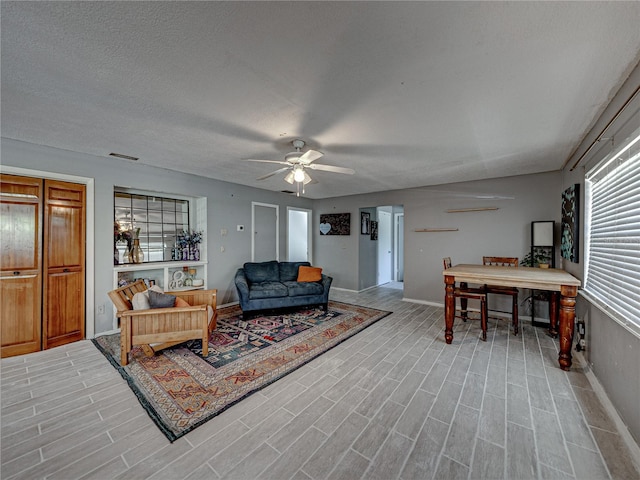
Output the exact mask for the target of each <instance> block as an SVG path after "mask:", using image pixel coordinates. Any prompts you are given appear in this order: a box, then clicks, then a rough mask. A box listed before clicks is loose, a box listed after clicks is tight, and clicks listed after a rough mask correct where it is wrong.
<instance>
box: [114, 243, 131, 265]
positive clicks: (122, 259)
mask: <svg viewBox="0 0 640 480" xmlns="http://www.w3.org/2000/svg"><path fill="white" fill-rule="evenodd" d="M129 250H131V248H130V247H129V245H128V244H127V242H122V241H121V242H116V250H115V251H114V252H113V261H114V264H115V265H119V264H123V263H129V258H128V256H129ZM116 252H118V256H117V257H116ZM116 258H117V261H116Z"/></svg>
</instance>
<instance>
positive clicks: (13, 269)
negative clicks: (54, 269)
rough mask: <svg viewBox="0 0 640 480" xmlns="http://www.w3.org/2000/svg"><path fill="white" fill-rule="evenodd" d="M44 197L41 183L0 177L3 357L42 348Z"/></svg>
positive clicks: (26, 178)
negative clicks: (42, 206) (42, 213)
mask: <svg viewBox="0 0 640 480" xmlns="http://www.w3.org/2000/svg"><path fill="white" fill-rule="evenodd" d="M41 197H42V180H40V179H36V178H28V177H18V176H14V175H0V236H1V238H2V255H1V256H0V257H1V258H0V298H1V299H2V301H1V302H0V323H1V325H2V327H1V333H2V346H1V353H0V355H1V356H2V357H9V356H13V355H22V354H24V353H31V352H37V351H38V350H40V348H41V338H42V335H41V333H42V330H41V325H42V317H41V305H42V296H41V293H42V274H41V268H42V264H41V261H40V258H41V255H40V252H41V250H42V235H41V232H42V215H41V210H42V209H41V202H42V198H41Z"/></svg>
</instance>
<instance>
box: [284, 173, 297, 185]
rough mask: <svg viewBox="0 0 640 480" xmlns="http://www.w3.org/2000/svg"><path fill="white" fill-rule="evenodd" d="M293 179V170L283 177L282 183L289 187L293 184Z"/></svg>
mask: <svg viewBox="0 0 640 480" xmlns="http://www.w3.org/2000/svg"><path fill="white" fill-rule="evenodd" d="M293 177H294V173H293V170H291V171H290V172H289V173H287V175H286V176H285V177H284V181H285V182H287V183H290V184H291V185H293V182H294V181H295V180H294V179H293Z"/></svg>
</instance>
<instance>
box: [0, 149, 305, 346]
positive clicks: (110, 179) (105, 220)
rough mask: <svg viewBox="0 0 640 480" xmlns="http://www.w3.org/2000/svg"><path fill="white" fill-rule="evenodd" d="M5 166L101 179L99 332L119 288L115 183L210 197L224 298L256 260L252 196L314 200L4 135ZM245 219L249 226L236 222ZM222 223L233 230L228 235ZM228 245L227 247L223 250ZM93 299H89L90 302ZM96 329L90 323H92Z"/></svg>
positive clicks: (300, 202)
mask: <svg viewBox="0 0 640 480" xmlns="http://www.w3.org/2000/svg"><path fill="white" fill-rule="evenodd" d="M0 148H1V150H2V168H5V167H7V166H10V167H18V168H24V169H31V170H34V171H45V172H52V173H58V174H67V175H76V176H81V177H87V178H93V179H95V182H94V185H95V209H94V215H95V228H94V237H95V262H94V265H93V266H94V270H95V278H94V287H95V288H94V291H93V292H87V295H88V296H91V297H92V298H93V300H94V302H93V303H94V304H95V308H96V310H97V309H98V307H99V306H101V305H103V306H105V307H106V308H105V311H106V312H107V313H105V314H101V315H97V314H96V316H95V324H94V327H95V333H96V334H98V333H101V332H105V331H109V330H111V328H112V316H111V312H112V307H111V301H110V300H109V297H108V296H107V292H108V291H110V290H113V236H112V235H113V230H112V229H113V188H114V186H121V187H132V188H136V189H139V190H149V191H153V192H163V193H169V194H171V193H173V194H179V195H186V196H194V197H206V198H207V232H206V235H205V242H206V244H207V257H208V261H209V264H208V268H207V279H208V286H209V288H217V289H218V303H219V304H224V303H228V302H232V301H236V300H237V294H236V289H235V285H234V284H233V276H234V274H235V272H236V269H237V268H239V267H241V266H242V264H243V263H244V262H248V261H250V260H251V228H250V225H251V202H252V201H259V202H263V203H270V204H276V205H280V211H281V212H284V211H286V207H287V206H294V207H300V208H309V209H310V208H311V206H312V201H311V200H309V199H306V198H304V197H295V196H292V195H286V194H282V193H278V192H270V191H267V190H261V189H257V188H251V187H245V186H241V185H235V184H231V183H226V182H221V181H218V180H212V179H207V178H204V177H201V176H195V175H187V174H182V173H177V172H174V171H169V170H164V169H160V168H154V167H148V166H145V165H142V164H138V163H135V162H129V161H126V160H119V159H114V158H110V157H109V158H107V157H95V156H92V155H85V154H81V153H75V152H70V151H67V150H60V149H57V148H51V147H46V146H40V145H34V144H30V143H25V142H19V141H16V140H10V139H6V138H2V143H1V144H0ZM238 224H240V225H244V226H245V230H244V232H238V231H236V225H238ZM279 226H280V238H286V236H285V230H286V218H285V216H284V215H281V216H280V225H279ZM221 229H227V231H228V235H227V236H225V237H222V236H221V235H220V231H221ZM221 246H224V247H225V251H224V252H220V247H221ZM285 248H286V242H280V258H285V251H284V250H285ZM88 303H89V302H88ZM89 331H90V329H89Z"/></svg>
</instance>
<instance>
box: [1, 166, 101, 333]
mask: <svg viewBox="0 0 640 480" xmlns="http://www.w3.org/2000/svg"><path fill="white" fill-rule="evenodd" d="M0 172H1V173H7V174H11V175H22V176H24V177H36V178H44V179H47V180H61V181H63V182H72V183H78V184H82V185H85V186H86V189H87V190H86V195H87V197H86V202H87V208H86V217H85V262H86V264H85V271H84V284H85V300H84V301H85V306H84V323H85V325H84V337H85V338H86V339H89V338H94V337H95V314H94V312H95V285H94V278H95V245H94V244H95V242H94V225H95V218H94V210H95V208H94V204H95V198H94V197H95V193H94V192H95V185H94V184H95V180H94V179H93V178H88V177H78V176H76V175H67V174H64V173H53V172H45V171H43V170H30V169H28V168H21V167H11V166H8V165H6V166H2V167H0Z"/></svg>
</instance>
